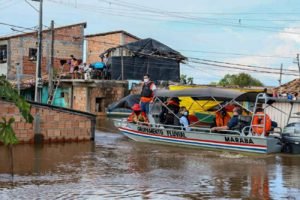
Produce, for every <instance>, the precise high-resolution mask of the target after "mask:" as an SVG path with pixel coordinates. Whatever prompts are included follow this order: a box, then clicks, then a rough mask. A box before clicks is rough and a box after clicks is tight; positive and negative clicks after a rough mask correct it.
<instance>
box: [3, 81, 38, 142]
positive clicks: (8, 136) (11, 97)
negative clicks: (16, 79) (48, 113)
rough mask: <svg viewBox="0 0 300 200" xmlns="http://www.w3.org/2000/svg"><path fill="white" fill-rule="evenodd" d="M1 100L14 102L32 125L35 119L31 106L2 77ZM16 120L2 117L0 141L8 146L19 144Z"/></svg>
mask: <svg viewBox="0 0 300 200" xmlns="http://www.w3.org/2000/svg"><path fill="white" fill-rule="evenodd" d="M0 98H3V99H6V100H8V101H11V102H13V103H14V104H15V105H16V106H17V107H18V108H19V111H20V113H21V115H22V116H23V118H24V119H25V121H26V122H28V123H32V121H33V117H32V115H31V114H30V104H29V103H27V102H26V101H25V100H24V98H23V97H21V96H20V95H19V94H18V91H17V90H15V89H14V88H13V86H12V85H11V84H10V83H9V82H8V81H7V80H6V79H5V77H4V76H0ZM14 121H15V119H14V118H10V119H6V118H4V117H2V121H0V141H1V142H3V143H4V144H6V145H12V144H16V143H17V142H18V140H17V137H16V135H15V132H14V130H13V128H12V124H13V123H14Z"/></svg>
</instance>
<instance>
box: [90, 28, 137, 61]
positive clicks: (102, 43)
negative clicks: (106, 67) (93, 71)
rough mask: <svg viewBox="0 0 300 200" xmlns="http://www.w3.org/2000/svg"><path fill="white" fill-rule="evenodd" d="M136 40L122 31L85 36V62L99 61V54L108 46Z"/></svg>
mask: <svg viewBox="0 0 300 200" xmlns="http://www.w3.org/2000/svg"><path fill="white" fill-rule="evenodd" d="M135 41H137V39H136V38H133V37H131V36H129V35H127V34H124V33H122V32H119V33H113V34H106V35H99V36H93V37H87V38H86V54H87V55H86V62H87V63H88V64H90V63H94V62H99V61H101V59H100V58H99V55H100V54H101V53H103V52H104V51H106V50H107V49H109V48H112V47H116V46H119V45H122V44H127V43H130V42H135Z"/></svg>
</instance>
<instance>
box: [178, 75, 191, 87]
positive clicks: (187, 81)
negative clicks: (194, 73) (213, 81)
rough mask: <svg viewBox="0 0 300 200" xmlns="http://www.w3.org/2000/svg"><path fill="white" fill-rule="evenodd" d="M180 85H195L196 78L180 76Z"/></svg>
mask: <svg viewBox="0 0 300 200" xmlns="http://www.w3.org/2000/svg"><path fill="white" fill-rule="evenodd" d="M180 83H182V84H184V85H193V84H194V78H193V77H187V75H185V74H181V75H180Z"/></svg>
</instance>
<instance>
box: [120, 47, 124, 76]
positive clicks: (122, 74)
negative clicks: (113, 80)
mask: <svg viewBox="0 0 300 200" xmlns="http://www.w3.org/2000/svg"><path fill="white" fill-rule="evenodd" d="M121 77H122V78H121V79H122V81H123V80H124V61H123V47H121Z"/></svg>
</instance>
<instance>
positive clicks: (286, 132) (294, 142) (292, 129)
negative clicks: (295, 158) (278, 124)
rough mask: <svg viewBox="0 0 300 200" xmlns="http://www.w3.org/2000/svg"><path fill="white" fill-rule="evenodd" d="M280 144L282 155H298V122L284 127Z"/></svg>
mask: <svg viewBox="0 0 300 200" xmlns="http://www.w3.org/2000/svg"><path fill="white" fill-rule="evenodd" d="M282 143H283V148H282V151H283V152H284V153H292V154H299V153H300V122H295V123H290V124H288V125H287V126H286V127H284V129H283V132H282Z"/></svg>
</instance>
